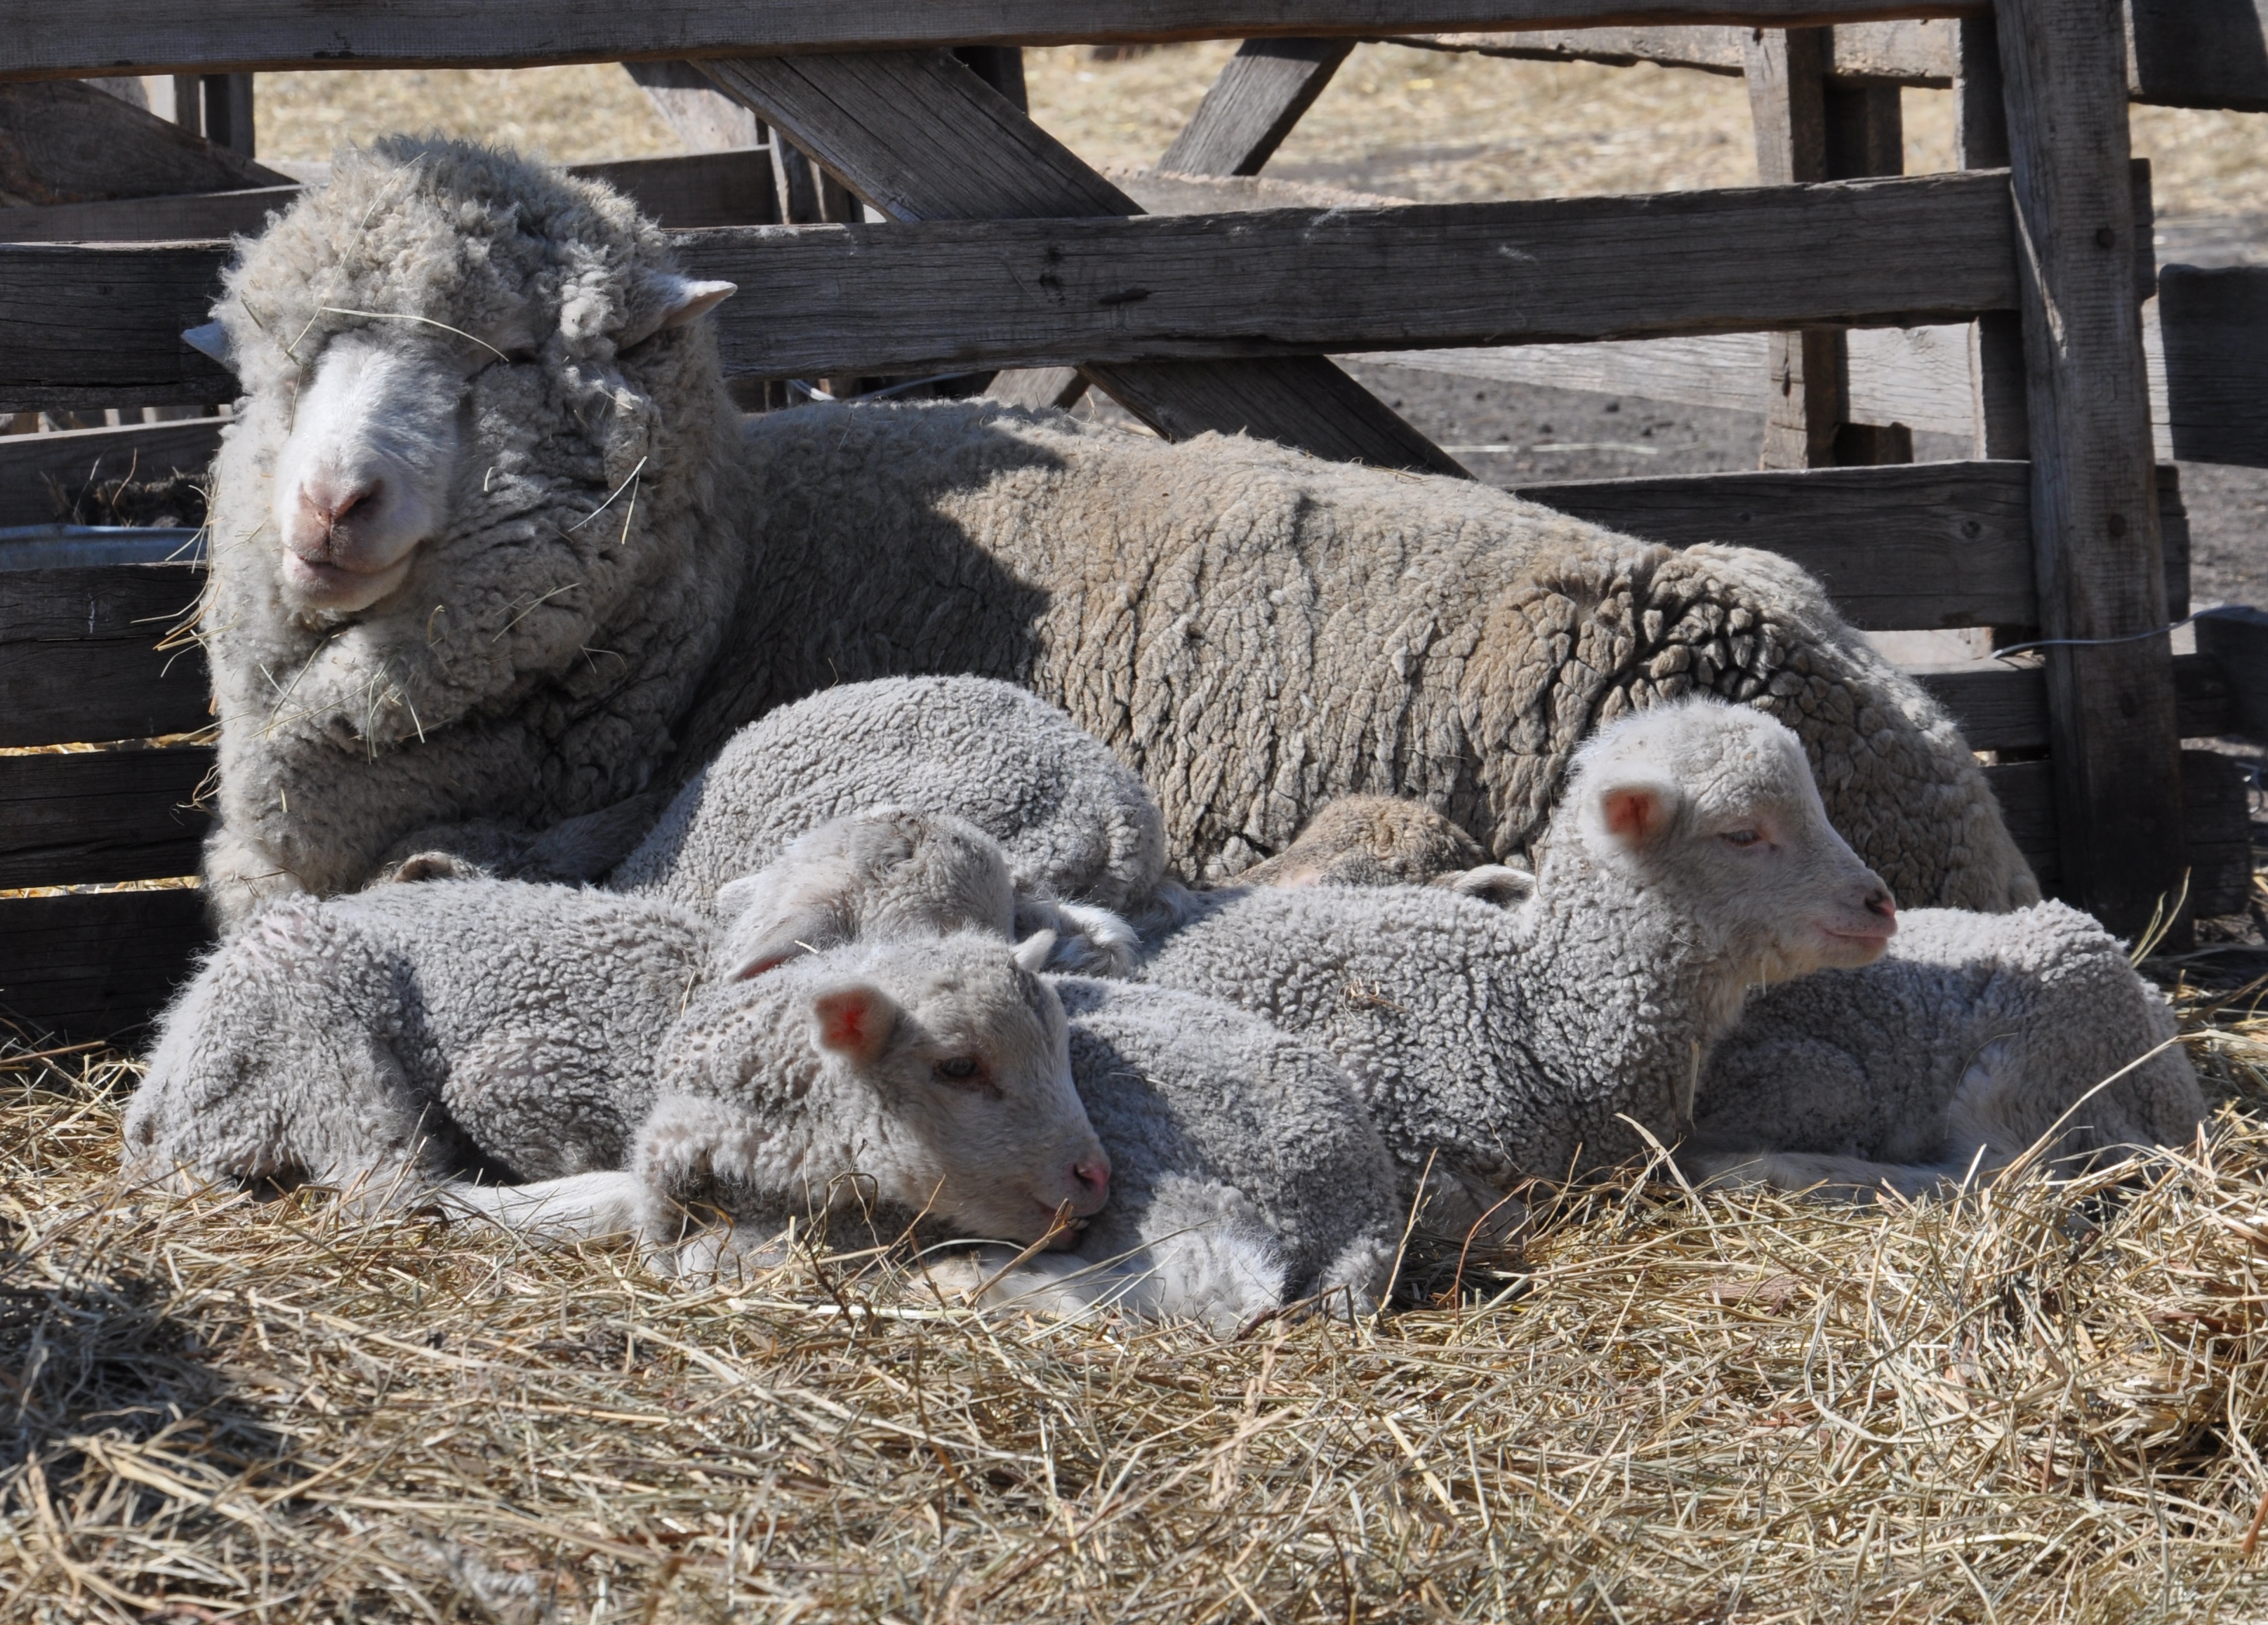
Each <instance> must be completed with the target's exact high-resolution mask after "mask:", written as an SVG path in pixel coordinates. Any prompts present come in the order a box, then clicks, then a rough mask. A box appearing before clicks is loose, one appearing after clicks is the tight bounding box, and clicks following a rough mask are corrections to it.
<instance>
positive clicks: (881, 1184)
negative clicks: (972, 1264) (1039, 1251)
mask: <svg viewBox="0 0 2268 1625" xmlns="http://www.w3.org/2000/svg"><path fill="white" fill-rule="evenodd" d="M1040 952H1044V949H1042V950H1040ZM1038 957H1039V953H1037V952H1033V951H1031V950H1029V949H1026V950H1021V951H1019V950H1012V949H1011V948H1010V946H1009V945H1007V944H1005V943H1004V942H1000V941H998V940H997V939H994V938H990V937H987V936H984V935H983V934H981V933H978V932H973V931H970V932H961V933H957V934H955V935H954V936H951V937H946V938H940V939H937V940H934V941H930V942H895V943H874V944H868V945H860V946H858V947H855V948H851V949H846V950H838V951H836V952H833V953H828V954H824V955H820V956H817V957H815V958H813V959H809V960H802V961H799V963H798V964H796V965H795V966H793V967H789V968H787V969H784V970H781V971H777V972H775V973H773V975H774V976H777V977H780V978H784V986H785V987H786V988H787V989H790V995H791V996H793V997H796V998H798V999H799V1000H800V1001H801V1002H802V1004H803V1005H804V1008H805V1011H806V1017H807V1022H808V1028H809V1034H810V1042H811V1044H812V1046H813V1048H814V1049H816V1050H817V1051H818V1052H819V1053H820V1055H821V1056H822V1057H823V1059H824V1073H823V1082H822V1085H821V1086H822V1088H823V1089H824V1091H825V1092H826V1094H827V1096H828V1101H827V1105H826V1107H825V1108H824V1109H825V1110H826V1112H827V1113H828V1117H829V1120H830V1124H831V1128H832V1131H833V1132H832V1136H831V1138H832V1140H833V1141H834V1142H836V1143H839V1144H840V1146H841V1148H842V1152H843V1155H844V1156H845V1157H846V1158H847V1162H848V1165H849V1166H848V1167H846V1168H845V1169H844V1170H843V1172H849V1171H850V1169H851V1168H855V1170H856V1171H857V1173H859V1174H862V1175H864V1176H866V1177H868V1178H871V1179H872V1180H873V1181H874V1183H875V1185H876V1187H877V1188H878V1194H879V1195H880V1196H881V1197H882V1198H883V1199H884V1200H885V1201H887V1202H894V1203H895V1204H897V1205H898V1206H901V1207H904V1208H908V1209H911V1210H915V1211H917V1212H927V1213H929V1214H930V1215H932V1217H936V1218H939V1219H942V1220H945V1221H946V1222H948V1223H950V1224H953V1225H954V1226H955V1227H956V1228H958V1229H961V1230H962V1231H966V1232H971V1233H974V1234H977V1235H983V1236H987V1237H991V1238H994V1239H1002V1240H1012V1241H1020V1242H1029V1241H1037V1240H1039V1239H1042V1237H1045V1236H1049V1234H1050V1232H1054V1234H1055V1238H1056V1239H1057V1242H1058V1243H1059V1244H1060V1245H1064V1246H1068V1245H1070V1243H1071V1239H1072V1236H1073V1232H1076V1230H1078V1229H1079V1227H1080V1224H1081V1222H1082V1221H1084V1220H1085V1219H1086V1217H1088V1216H1090V1215H1092V1214H1094V1213H1095V1212H1097V1211H1099V1210H1101V1207H1102V1203H1103V1200H1104V1198H1105V1196H1106V1195H1108V1191H1109V1187H1110V1158H1109V1157H1108V1154H1107V1153H1105V1151H1103V1149H1102V1143H1101V1141H1100V1140H1099V1139H1097V1138H1096V1137H1095V1133H1094V1125H1092V1124H1091V1123H1089V1122H1088V1121H1087V1117H1086V1107H1084V1106H1082V1105H1081V1104H1080V1101H1079V1091H1078V1090H1077V1089H1076V1088H1075V1087H1074V1086H1073V1085H1072V1083H1071V1052H1070V1047H1069V1044H1070V1040H1069V1033H1068V1029H1067V1027H1066V1026H1065V1023H1064V1010H1063V1005H1062V1004H1061V1003H1060V1002H1059V1001H1058V1000H1057V997H1056V994H1055V990H1054V989H1052V988H1051V987H1049V985H1048V983H1047V982H1045V981H1044V980H1042V978H1041V977H1040V976H1039V975H1037V974H1035V968H1036V967H1035V965H1033V964H1031V963H1028V961H1032V960H1036V959H1037V958H1038ZM771 980H772V978H771V977H766V978H763V979H762V982H770V981H771ZM762 982H759V983H757V984H755V985H756V986H757V987H759V988H760V987H761V986H762ZM807 1166H812V1165H808V1164H807ZM814 1171H815V1169H814Z"/></svg>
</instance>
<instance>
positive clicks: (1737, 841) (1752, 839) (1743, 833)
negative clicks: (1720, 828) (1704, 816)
mask: <svg viewBox="0 0 2268 1625" xmlns="http://www.w3.org/2000/svg"><path fill="white" fill-rule="evenodd" d="M1763 839H1764V837H1763V836H1762V835H1758V834H1757V833H1756V831H1755V830H1753V829H1728V830H1727V831H1726V832H1725V833H1724V834H1723V835H1721V836H1719V840H1721V841H1723V842H1725V843H1726V844H1727V846H1754V845H1756V842H1759V841H1761V840H1763Z"/></svg>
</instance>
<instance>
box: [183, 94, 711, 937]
mask: <svg viewBox="0 0 2268 1625" xmlns="http://www.w3.org/2000/svg"><path fill="white" fill-rule="evenodd" d="M671 270H674V261H672V259H671V257H670V250H669V246H668V239H667V238H666V235H665V234H664V233H663V232H661V231H660V230H659V228H657V227H655V226H654V225H652V224H651V223H649V222H646V221H644V220H642V219H640V218H639V217H638V215H637V210H635V209H634V208H633V207H632V206H631V205H630V202H628V201H626V200H625V199H623V198H622V197H621V196H619V195H616V194H615V193H614V192H612V191H610V190H609V189H608V188H605V187H602V186H598V185H594V184H592V183H589V182H585V181H579V180H572V179H571V178H568V177H566V176H563V175H562V174H559V173H556V172H555V171H552V170H549V169H547V168H544V167H542V166H541V165H533V164H529V163H526V162H523V161H521V160H519V159H518V158H512V157H511V156H509V155H507V154H504V153H501V152H496V151H488V150H485V149H482V148H479V147H475V146H470V145H468V144H465V143H454V142H446V143H432V142H415V141H409V140H406V139H388V140H385V141H381V142H379V143H377V144H376V145H374V146H373V147H372V148H371V149H370V150H368V151H353V150H348V151H343V152H342V153H341V154H340V157H339V158H338V161H337V162H336V163H335V165H334V166H333V169H332V172H331V180H330V183H329V185H328V186H327V187H324V188H321V189H320V190H319V191H313V192H310V193H308V194H307V195H306V196H305V197H304V198H303V200H302V201H301V202H299V203H298V204H297V205H295V206H294V207H293V208H292V209H291V210H289V211H288V212H286V213H285V214H284V216H283V217H281V218H280V219H278V220H277V221H276V223H275V224H273V225H271V226H270V227H269V230H268V232H266V234H265V235H264V236H262V237H261V238H260V239H258V240H257V241H256V242H253V243H250V244H246V245H242V246H241V253H240V261H239V264H238V265H237V266H236V267H235V268H233V269H232V271H231V272H230V273H229V275H228V278H227V292H226V295H225V298H223V299H222V300H221V302H220V304H219V305H218V306H217V316H218V318H219V320H221V322H222V323H223V325H224V326H225V328H226V329H227V332H228V336H229V340H230V343H231V346H232V350H233V353H234V357H235V365H236V366H237V368H238V370H239V375H240V376H241V378H242V379H243V381H244V384H245V386H246V388H247V400H246V401H245V402H244V405H243V408H242V410H241V415H239V417H238V418H237V419H236V420H235V421H234V422H232V423H230V424H229V426H228V427H227V429H226V430H224V432H223V437H222V449H221V453H220V458H219V461H218V464H217V467H216V470H215V476H216V478H215V487H214V504H213V511H212V535H213V551H212V570H211V572H210V577H208V584H207V588H206V602H205V606H204V610H203V617H202V621H201V629H202V632H203V636H204V639H205V641H206V643H207V645H208V647H209V648H210V651H211V654H212V667H213V681H214V690H215V697H216V700H217V710H218V714H219V719H220V794H219V811H220V816H221V824H222V828H221V832H220V834H219V835H217V837H216V839H215V842H214V845H213V848H212V850H211V856H210V858H209V863H208V878H209V879H210V880H211V881H214V882H216V883H217V884H218V885H219V886H221V887H222V888H223V889H224V890H226V889H228V888H230V887H232V886H234V887H242V888H245V889H247V891H248V892H250V893H253V894H257V893H261V892H263V891H268V890H273V889H276V886H279V885H281V886H282V887H283V889H284V890H296V889H300V888H301V887H304V888H305V889H306V890H310V891H313V892H316V893H328V892H334V891H337V890H341V889H343V888H345V887H347V886H352V885H356V884H358V883H360V882H361V880H362V879H364V878H365V875H366V874H367V873H368V871H369V870H370V868H371V867H372V864H373V863H374V862H375V861H376V859H377V858H378V857H379V854H380V853H381V852H383V851H384V850H385V849H387V847H388V846H389V845H391V844H392V843H393V842H395V841H396V840H398V839H399V838H401V836H403V835H408V834H409V833H410V832H411V831H413V830H416V829H418V828H420V827H425V826H428V825H433V824H438V823H446V822H449V821H451V820H457V819H461V818H467V817H496V818H500V819H504V820H508V821H511V822H514V823H517V824H519V825H521V826H525V827H535V828H541V827H545V826H548V825H550V824H553V823H556V821H558V820H561V819H563V818H567V817H571V816H573V815H576V814H580V813H593V812H595V811H598V810H599V809H601V808H603V807H606V806H608V805H610V804H613V803H615V802H618V801H620V800H622V799H623V798H626V797H629V796H630V795H632V794H634V793H635V792H637V791H638V790H642V789H643V788H644V786H645V784H646V783H647V782H648V781H649V780H650V779H651V778H652V776H654V775H655V774H656V772H657V771H658V770H659V768H660V766H661V764H662V763H663V762H664V761H666V759H667V758H668V757H669V756H670V754H671V746H672V742H673V741H672V735H671V727H672V724H673V723H674V720H675V719H676V718H677V717H678V716H679V715H681V712H682V710H683V709H684V707H685V704H686V702H687V700H688V697H689V694H690V692H691V690H692V688H693V686H694V684H695V683H696V681H697V680H698V679H699V677H700V675H701V673H702V672H703V670H704V669H705V668H706V667H707V665H708V664H709V661H710V659H711V657H712V655H713V654H714V652H715V651H716V648H717V642H718V636H719V635H720V634H721V632H722V631H723V629H724V614H723V610H722V607H724V606H727V605H730V604H731V603H732V602H733V599H735V597H736V596H737V595H738V593H739V592H740V584H741V581H742V578H743V575H744V572H745V570H746V568H747V549H746V548H742V547H737V546H731V545H719V544H720V539H721V538H723V537H725V536H728V535H730V534H731V533H732V531H733V526H732V522H731V519H730V518H729V515H730V512H731V511H732V510H733V506H736V505H737V504H728V503H726V502H725V501H724V499H723V496H722V493H721V492H720V489H719V484H718V482H719V480H720V478H725V479H727V480H728V479H729V470H730V468H731V467H732V460H731V459H730V458H729V457H727V456H725V454H724V453H725V449H726V447H727V446H728V445H729V444H730V436H731V433H732V430H731V423H732V416H733V412H732V406H731V402H730V401H729V400H728V399H727V398H726V397H725V394H724V393H723V389H722V386H721V383H720V380H719V374H718V365H717V358H716V350H715V341H714V338H713V336H712V335H711V331H710V329H709V327H707V325H706V324H703V323H695V324H691V325H689V326H687V327H676V328H670V329H667V330H665V331H662V332H659V333H657V334H653V335H652V336H650V337H648V338H646V339H645V340H644V342H642V343H640V344H637V346H636V347H635V348H634V349H630V350H629V351H626V352H623V353H617V351H616V349H615V338H616V336H618V335H622V334H624V333H625V332H629V333H636V332H637V331H638V330H639V329H640V328H642V327H646V326H648V325H650V323H651V321H652V320H654V312H652V309H651V308H649V307H650V306H651V305H652V303H653V301H655V300H656V299H658V298H662V297H663V294H664V292H665V288H666V284H665V283H663V282H662V281H660V280H658V276H659V274H662V273H666V272H669V271H671ZM355 312H375V313H376V314H357V313H355ZM399 316H416V317H418V318H422V319H423V320H385V318H387V317H399ZM431 324H445V326H446V328H454V329H458V330H460V332H461V333H464V334H469V335H482V336H485V337H486V338H488V339H490V340H492V341H495V342H498V343H499V344H501V345H502V346H503V347H504V348H507V349H511V350H512V352H513V358H512V361H511V362H510V363H508V364H507V363H504V362H501V361H496V360H495V358H494V357H488V356H487V355H486V354H485V352H484V351H482V350H481V349H478V347H476V346H475V345H474V344H473V343H471V342H468V341H465V340H462V339H460V338H458V337H457V336H456V335H453V334H452V333H450V332H448V331H446V330H445V327H443V326H435V325H431ZM348 331H361V332H364V333H367V334H373V335H377V336H379V337H381V338H383V339H384V340H385V342H387V343H388V344H390V345H394V346H397V347H400V348H401V349H408V350H411V351H413V352H415V353H416V354H418V355H419V356H420V357H422V358H423V360H424V361H425V362H426V363H427V364H430V365H431V366H432V367H434V368H435V369H437V370H446V371H447V372H448V374H449V376H450V377H451V379H456V378H457V377H459V376H460V375H462V374H466V373H469V378H468V380H467V381H465V382H464V384H463V386H462V387H463V390H464V406H463V411H464V412H465V413H466V414H467V415H468V418H467V424H468V426H467V429H466V441H467V450H466V452H465V454H464V456H463V457H462V459H461V460H460V464H459V466H458V467H457V468H456V471H455V475H454V479H453V485H452V487H451V489H450V490H449V492H448V508H449V517H448V520H447V522H446V525H445V526H442V528H441V530H440V531H439V533H437V534H435V535H433V536H431V537H430V538H429V539H428V540H426V541H424V542H423V544H422V546H421V548H420V549H419V555H418V557H417V560H416V564H415V566H414V568H413V570H412V573H411V575H410V576H409V579H408V580H407V581H406V583H405V584H404V585H403V586H402V587H401V589H400V590H399V591H397V592H395V593H394V594H393V595H392V596H391V597H389V598H387V599H384V600H382V601H381V602H380V604H379V605H378V606H376V607H373V608H372V610H370V611H368V612H366V613H364V614H358V615H353V616H350V617H347V618H345V619H335V618H332V617H327V616H321V615H306V616H303V615H300V614H295V613H293V612H292V611H291V609H290V608H289V607H287V606H286V605H285V604H284V601H283V600H282V599H281V598H280V597H279V583H278V572H279V569H280V559H281V554H282V546H281V542H280V540H279V539H278V538H277V536H276V533H275V529H274V526H273V524H272V522H271V521H270V519H269V506H270V501H269V497H270V489H271V476H272V475H273V473H274V470H275V465H276V457H277V454H278V452H279V450H280V449H281V447H282V445H283V443H284V439H285V437H286V436H287V435H288V434H289V432H290V430H291V421H292V418H291V413H292V402H293V400H294V397H295V393H296V391H297V388H298V385H299V384H300V382H301V381H302V379H304V378H305V377H306V376H310V375H311V374H312V369H313V366H314V364H315V362H316V360H317V359H318V358H319V357H320V355H321V353H322V350H323V347H324V346H325V345H326V344H327V343H328V342H329V341H330V340H331V339H332V338H334V337H335V336H336V335H340V334H342V333H344V332H348ZM513 335H527V337H528V338H529V340H530V342H528V343H527V351H528V352H530V353H528V354H527V355H523V354H521V350H520V344H519V341H518V340H517V339H516V338H515V337H514V336H513ZM491 363H492V364H491ZM618 492H619V493H620V496H618V498H617V500H616V502H615V504H613V506H611V507H610V508H608V510H607V511H606V512H605V513H603V514H600V515H599V517H598V518H595V520H594V519H593V517H592V516H593V512H594V511H596V510H597V509H598V508H599V507H600V504H602V503H603V502H605V500H606V498H607V497H608V496H609V495H610V494H615V493H618ZM293 879H296V881H297V885H293V884H291V881H292V880H293ZM232 901H233V903H234V906H235V908H237V909H239V911H240V908H241V906H242V903H241V899H234V900H232V899H231V898H229V897H226V896H225V897H224V898H223V900H222V904H221V906H222V907H223V908H224V909H228V908H230V907H231V906H232Z"/></svg>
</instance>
